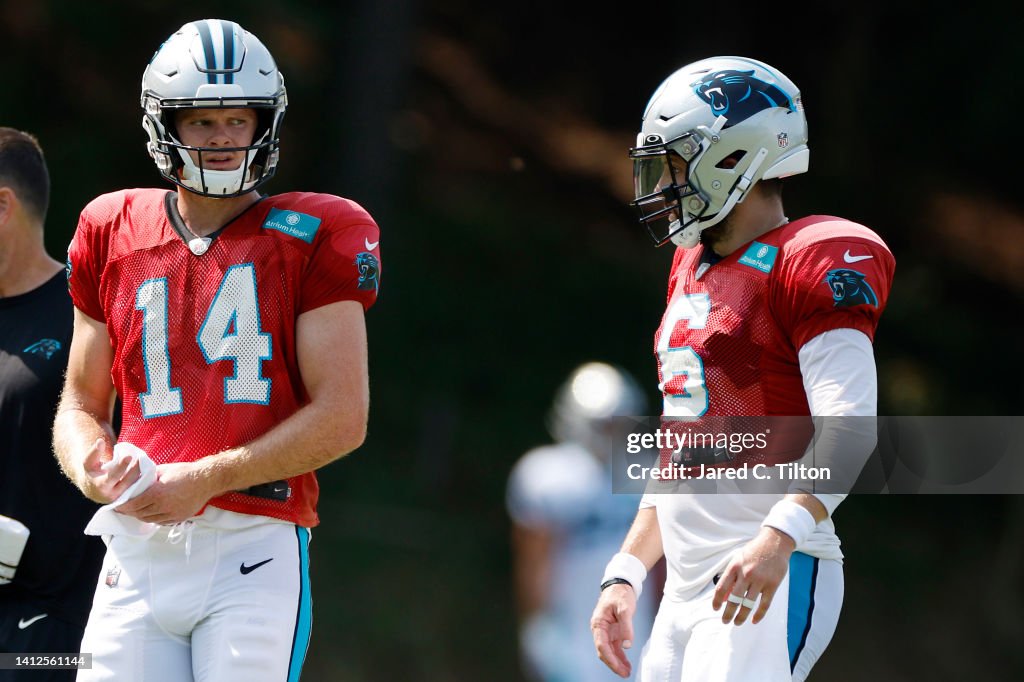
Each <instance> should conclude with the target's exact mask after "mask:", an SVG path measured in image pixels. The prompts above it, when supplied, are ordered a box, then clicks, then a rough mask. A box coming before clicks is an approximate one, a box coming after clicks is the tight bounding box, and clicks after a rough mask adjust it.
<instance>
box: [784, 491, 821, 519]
mask: <svg viewBox="0 0 1024 682" xmlns="http://www.w3.org/2000/svg"><path fill="white" fill-rule="evenodd" d="M786 499H787V500H791V501H793V502H796V503H797V504H799V505H800V506H801V507H803V508H804V509H806V510H807V511H809V512H810V513H811V516H813V517H814V521H815V523H821V522H822V521H824V520H825V519H827V518H828V509H826V508H825V505H824V504H822V503H821V500H819V499H818V498H817V497H815V496H814V495H811V494H810V493H790V494H788V495H786Z"/></svg>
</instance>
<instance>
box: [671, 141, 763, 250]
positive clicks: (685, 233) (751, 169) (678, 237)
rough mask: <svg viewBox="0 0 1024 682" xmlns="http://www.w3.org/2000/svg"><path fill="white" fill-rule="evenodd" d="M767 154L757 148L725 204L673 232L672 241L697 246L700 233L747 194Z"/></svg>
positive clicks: (690, 246) (713, 224)
mask: <svg viewBox="0 0 1024 682" xmlns="http://www.w3.org/2000/svg"><path fill="white" fill-rule="evenodd" d="M767 156H768V150H767V149H765V148H764V147H761V149H759V150H758V152H757V154H755V155H754V160H753V161H751V162H750V165H749V166H747V170H745V171H744V172H743V174H742V175H740V177H739V178H737V179H736V184H735V185H733V186H732V191H731V192H729V198H728V199H726V200H725V204H724V205H723V206H722V208H721V209H719V211H718V213H716V214H715V215H713V216H711V217H710V218H708V219H707V220H705V221H701V220H699V219H698V220H694V221H693V222H691V223H690V224H689V225H687V226H686V227H685V228H683V229H682V230H680V231H679V232H677V233H676V234H673V235H672V237H671V240H672V243H673V244H675V245H676V246H681V247H683V248H684V249H692V248H693V247H695V246H697V243H698V242H699V241H700V233H701V232H703V231H704V230H706V229H708V228H709V227H714V226H715V225H717V224H718V223H720V222H722V221H723V220H725V216H727V215H729V211H731V210H732V209H733V207H734V206H735V205H736V204H738V203H740V202H741V201H743V198H744V197H745V196H746V195H747V190H749V189H750V187H751V186H752V185H753V184H754V182H753V180H752V179H751V178H753V177H754V175H755V174H756V173H757V169H758V168H760V167H761V164H762V163H764V160H765V157H767ZM678 223H679V221H678V220H677V221H675V222H674V223H672V225H671V226H670V228H671V227H672V226H674V225H677V224H678Z"/></svg>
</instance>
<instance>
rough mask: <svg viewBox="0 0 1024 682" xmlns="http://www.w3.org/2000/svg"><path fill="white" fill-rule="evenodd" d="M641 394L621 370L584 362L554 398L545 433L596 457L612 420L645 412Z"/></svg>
mask: <svg viewBox="0 0 1024 682" xmlns="http://www.w3.org/2000/svg"><path fill="white" fill-rule="evenodd" d="M646 402H647V401H646V400H645V399H644V395H643V392H642V391H641V390H640V387H639V386H638V385H637V383H636V381H635V380H634V379H633V377H632V376H631V375H630V374H629V373H628V372H626V371H625V370H624V369H622V368H620V367H616V366H614V365H610V364H608V363H604V362H587V363H585V364H582V365H580V366H579V367H577V368H576V369H575V370H573V372H572V373H571V374H570V375H569V378H568V379H566V381H565V382H564V383H563V384H562V386H561V387H560V388H559V389H558V391H557V393H556V394H555V399H554V402H553V404H552V406H551V411H550V412H549V413H548V431H550V433H551V435H552V436H553V437H554V438H555V439H556V440H558V441H560V442H573V443H579V444H580V445H583V446H584V447H586V448H587V449H589V450H591V452H594V453H595V454H596V453H599V452H600V451H601V450H602V449H604V448H605V447H606V446H607V444H606V443H604V442H602V440H603V439H606V438H607V437H609V436H610V435H611V423H612V422H611V419H612V417H629V416H640V415H642V414H643V412H644V411H645V410H646Z"/></svg>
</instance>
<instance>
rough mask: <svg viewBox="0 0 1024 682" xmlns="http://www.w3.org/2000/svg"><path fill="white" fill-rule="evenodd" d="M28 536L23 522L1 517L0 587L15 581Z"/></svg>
mask: <svg viewBox="0 0 1024 682" xmlns="http://www.w3.org/2000/svg"><path fill="white" fill-rule="evenodd" d="M28 535H29V532H28V528H26V527H25V524H23V523H22V522H21V521H18V520H17V519H12V518H11V517H9V516H0V585H6V584H7V583H9V582H11V580H13V579H14V573H15V571H17V570H18V563H19V562H20V561H21V553H22V552H23V551H25V543H26V542H28Z"/></svg>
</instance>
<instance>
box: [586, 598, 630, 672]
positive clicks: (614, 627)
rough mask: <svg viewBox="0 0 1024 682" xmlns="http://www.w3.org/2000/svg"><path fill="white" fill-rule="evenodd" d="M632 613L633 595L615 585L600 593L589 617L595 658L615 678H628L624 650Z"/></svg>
mask: <svg viewBox="0 0 1024 682" xmlns="http://www.w3.org/2000/svg"><path fill="white" fill-rule="evenodd" d="M634 613H636V592H634V591H633V588H632V587H630V586H629V585H623V584H619V585H612V586H611V587H607V588H605V589H604V590H603V591H602V592H601V598H600V599H598V600H597V606H596V607H595V608H594V615H592V616H591V617H590V632H591V634H593V636H594V646H595V647H596V648H597V656H598V658H600V659H601V661H602V662H603V663H604V664H605V665H606V666H608V667H609V668H611V670H612V672H614V673H615V674H616V675H618V676H619V677H629V676H630V674H631V672H632V670H633V666H632V664H630V662H629V659H628V658H626V651H625V650H626V649H629V648H630V647H632V646H633V614H634Z"/></svg>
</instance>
